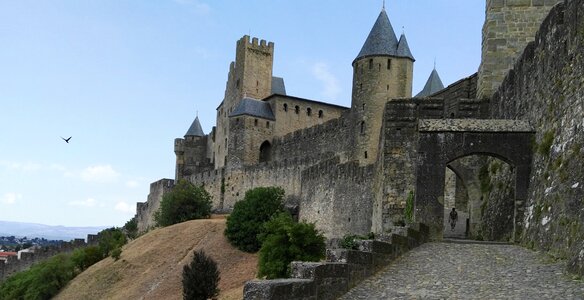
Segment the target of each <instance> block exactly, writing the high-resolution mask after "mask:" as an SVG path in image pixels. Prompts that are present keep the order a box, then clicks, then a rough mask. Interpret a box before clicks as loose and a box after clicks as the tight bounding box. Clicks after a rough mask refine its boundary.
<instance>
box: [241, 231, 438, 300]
mask: <svg viewBox="0 0 584 300" xmlns="http://www.w3.org/2000/svg"><path fill="white" fill-rule="evenodd" d="M405 231H406V232H407V236H402V235H397V234H392V235H390V236H389V239H390V240H391V241H390V242H384V241H377V240H363V241H359V242H358V248H359V250H351V249H327V252H326V262H292V263H291V269H292V277H294V278H293V279H276V280H254V281H248V282H247V283H246V284H245V288H244V296H243V298H244V299H245V300H264V299H274V300H275V299H278V300H296V299H315V300H316V299H318V300H329V299H337V298H338V297H340V296H342V295H343V294H345V293H346V292H347V291H348V290H349V289H351V288H352V287H354V286H356V285H357V284H359V282H361V281H363V280H364V279H366V278H367V277H369V276H371V275H373V274H374V273H375V272H377V271H379V270H381V269H382V268H383V267H386V266H387V265H388V264H389V263H390V262H391V261H392V260H393V259H395V258H396V257H398V256H399V255H402V254H404V253H405V252H407V251H408V250H410V249H412V248H414V247H416V246H417V245H420V244H422V243H424V242H426V241H428V240H429V228H428V226H426V225H424V224H415V225H413V226H410V227H409V228H407V229H406V230H405Z"/></svg>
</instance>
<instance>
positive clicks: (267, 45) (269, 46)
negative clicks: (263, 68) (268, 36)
mask: <svg viewBox="0 0 584 300" xmlns="http://www.w3.org/2000/svg"><path fill="white" fill-rule="evenodd" d="M258 41H259V43H258ZM237 46H238V47H239V46H246V47H248V48H250V49H255V50H260V51H267V52H270V53H273V51H274V43H273V42H267V41H266V40H260V39H258V38H257V37H253V38H251V40H250V36H249V35H244V36H243V37H242V38H241V39H239V40H238V41H237Z"/></svg>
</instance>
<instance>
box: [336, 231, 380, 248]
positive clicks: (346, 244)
mask: <svg viewBox="0 0 584 300" xmlns="http://www.w3.org/2000/svg"><path fill="white" fill-rule="evenodd" d="M373 239H375V233H373V232H370V233H369V234H367V235H366V236H365V235H355V234H347V235H345V236H343V239H342V240H341V244H340V247H341V248H344V249H351V250H359V243H358V242H357V241H359V240H373Z"/></svg>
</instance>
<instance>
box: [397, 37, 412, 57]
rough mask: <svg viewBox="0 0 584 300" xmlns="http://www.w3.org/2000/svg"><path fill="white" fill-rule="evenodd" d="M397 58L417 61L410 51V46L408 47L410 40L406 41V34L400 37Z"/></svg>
mask: <svg viewBox="0 0 584 300" xmlns="http://www.w3.org/2000/svg"><path fill="white" fill-rule="evenodd" d="M397 56H400V57H407V58H410V59H411V60H413V61H415V59H414V56H413V55H412V52H411V51H410V46H409V45H408V40H407V39H406V34H405V33H402V35H401V36H400V37H399V42H398V44H397Z"/></svg>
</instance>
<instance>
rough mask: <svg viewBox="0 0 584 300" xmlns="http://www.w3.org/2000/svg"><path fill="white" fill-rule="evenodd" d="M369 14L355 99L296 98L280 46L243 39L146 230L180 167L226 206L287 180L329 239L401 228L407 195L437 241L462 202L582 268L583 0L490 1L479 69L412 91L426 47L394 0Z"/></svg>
mask: <svg viewBox="0 0 584 300" xmlns="http://www.w3.org/2000/svg"><path fill="white" fill-rule="evenodd" d="M390 13H391V12H390ZM372 21H373V20H372ZM373 23H374V24H373V27H372V29H371V31H370V32H369V35H368V36H367V35H366V33H363V35H364V37H365V36H366V39H365V42H364V44H363V47H362V48H361V51H360V52H359V53H357V54H356V57H355V59H354V60H353V61H352V62H347V63H351V64H352V66H353V85H352V102H351V107H350V108H347V107H342V106H338V105H334V104H329V103H324V102H320V101H315V100H309V99H303V98H298V97H294V96H292V95H287V93H286V89H285V84H284V79H283V78H281V77H276V76H274V74H272V66H273V64H274V60H273V57H274V51H275V47H274V43H272V42H266V41H264V40H258V39H257V38H251V37H249V36H243V37H242V38H241V39H240V40H239V41H237V43H236V51H235V61H234V62H232V63H231V64H230V66H229V73H228V78H227V83H226V88H225V96H224V99H223V100H222V102H221V103H218V107H217V111H216V116H217V121H216V126H214V127H213V128H212V129H211V131H210V132H209V133H207V134H206V133H205V131H204V130H203V128H201V125H200V123H199V120H198V118H195V120H194V121H193V123H192V125H191V127H190V128H189V129H188V130H187V131H186V134H185V135H184V137H183V138H177V139H176V140H175V141H174V152H175V154H176V174H175V178H174V179H162V180H160V181H157V182H154V183H152V184H151V187H150V194H149V196H148V201H147V202H145V203H138V210H137V219H138V225H139V228H140V230H142V231H144V230H146V229H147V228H149V227H151V226H153V224H154V222H153V214H154V212H155V211H156V210H157V209H158V207H159V203H160V200H161V199H162V195H164V193H166V192H168V191H169V190H171V189H172V186H173V185H174V182H175V181H177V180H180V179H186V180H188V181H190V182H192V183H193V184H195V185H203V186H204V187H205V189H206V190H207V191H208V192H209V193H210V194H211V195H212V196H213V207H214V209H215V210H216V211H219V212H229V211H230V210H231V209H232V208H233V205H234V203H235V202H236V201H238V200H240V199H242V198H243V195H244V193H245V192H246V191H247V190H249V189H251V188H254V187H260V186H281V187H282V188H284V190H285V191H286V197H287V206H288V207H289V208H290V209H291V210H293V211H295V212H296V214H297V216H298V218H299V219H300V220H304V221H307V222H313V223H315V224H316V226H317V228H318V229H319V230H321V231H322V232H323V233H324V234H325V235H326V236H327V237H329V238H332V237H340V236H343V235H344V234H347V233H353V234H366V233H369V232H374V233H383V232H388V231H391V230H392V229H393V228H394V227H395V226H398V225H400V224H404V223H405V222H407V221H408V216H407V213H406V207H407V206H408V203H411V204H412V205H413V213H412V218H413V220H415V221H416V222H422V223H425V224H427V225H428V226H429V232H430V236H431V237H432V238H433V239H441V238H442V237H444V236H446V235H448V234H449V233H448V232H447V230H445V229H444V218H445V210H449V209H450V208H452V207H456V208H457V209H458V210H459V211H460V213H461V215H462V216H464V219H463V221H462V222H461V223H462V224H460V226H462V227H461V228H462V231H463V233H464V235H466V236H469V237H474V238H478V237H480V238H483V239H490V240H502V239H505V240H512V241H516V242H520V243H522V244H524V245H527V246H529V247H533V248H536V249H543V250H546V251H550V252H553V253H557V255H558V256H560V257H562V258H567V259H569V260H570V268H571V269H572V270H573V271H576V272H580V273H583V272H584V228H583V226H584V205H583V201H584V169H583V168H582V162H583V161H584V149H583V145H584V134H583V130H584V3H583V1H577V0H566V1H560V0H487V1H486V20H485V24H484V27H483V32H482V36H483V47H482V60H481V65H480V67H479V70H478V72H477V73H475V74H472V75H470V76H468V77H466V78H462V79H460V80H459V81H457V82H455V83H453V84H451V85H449V86H448V87H446V88H444V86H443V85H442V82H441V81H440V78H439V76H438V73H437V71H436V70H434V71H433V72H432V74H430V77H429V79H428V82H427V84H426V86H425V87H424V89H423V91H422V92H420V93H419V94H417V95H416V96H415V97H412V79H413V68H414V63H415V56H414V54H413V53H415V49H410V48H409V46H408V42H407V39H406V36H405V35H403V34H402V35H401V36H400V37H399V38H398V36H396V34H395V31H394V29H393V27H392V24H391V22H390V18H389V17H388V12H386V11H385V9H383V10H382V11H381V12H380V14H379V16H378V17H377V19H376V20H375V21H374V22H373ZM276 63H277V62H276ZM464 221H466V224H464V223H465V222H464Z"/></svg>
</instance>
